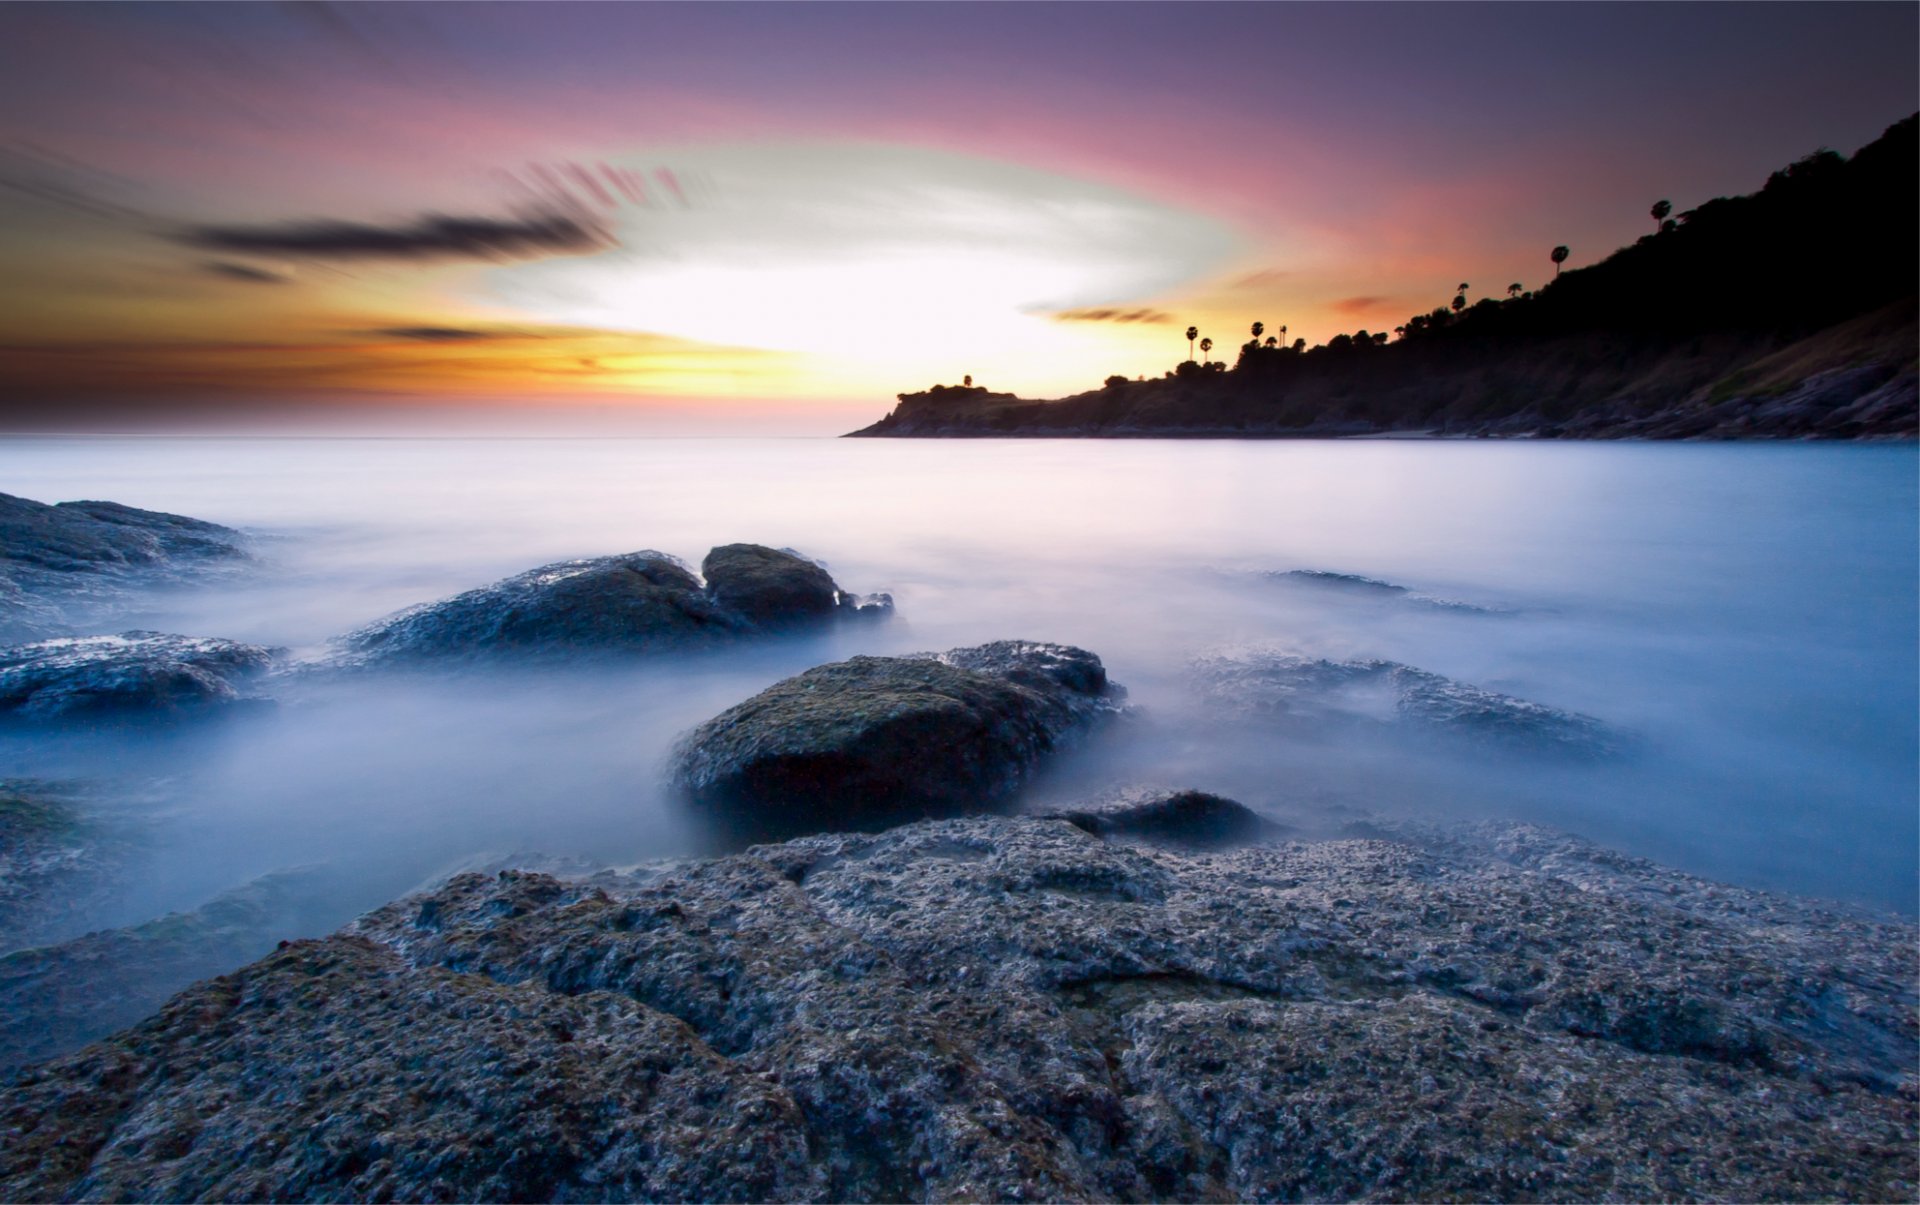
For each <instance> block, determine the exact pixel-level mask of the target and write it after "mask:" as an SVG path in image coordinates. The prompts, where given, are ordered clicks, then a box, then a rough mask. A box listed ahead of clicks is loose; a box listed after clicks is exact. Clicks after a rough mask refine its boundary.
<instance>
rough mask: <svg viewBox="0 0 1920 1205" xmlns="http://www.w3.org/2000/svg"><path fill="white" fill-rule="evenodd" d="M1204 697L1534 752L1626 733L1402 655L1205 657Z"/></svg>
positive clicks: (1564, 752)
mask: <svg viewBox="0 0 1920 1205" xmlns="http://www.w3.org/2000/svg"><path fill="white" fill-rule="evenodd" d="M1193 671H1194V678H1195V682H1196V684H1197V686H1198V689H1199V691H1200V693H1201V696H1202V697H1203V698H1204V699H1205V700H1206V701H1207V702H1208V703H1210V704H1212V705H1213V706H1215V707H1219V708H1223V709H1225V710H1228V711H1230V712H1235V713H1239V714H1241V715H1243V716H1248V717H1253V718H1256V719H1258V720H1261V721H1263V722H1265V721H1279V722H1284V723H1291V724H1296V725H1304V726H1320V727H1326V726H1331V725H1353V724H1364V725H1387V726H1391V727H1394V728H1399V729H1404V730H1407V731H1410V732H1412V733H1418V734H1422V735H1425V736H1429V737H1443V738H1446V739H1449V740H1456V741H1467V742H1477V743H1486V744H1493V745H1499V746H1501V747H1503V748H1507V749H1513V750H1520V751H1528V752H1533V753H1542V754H1554V755H1559V756H1571V757H1603V756H1607V755H1609V754H1612V753H1615V752H1618V751H1619V750H1620V748H1621V747H1622V745H1623V744H1624V741H1623V738H1622V737H1621V736H1620V735H1619V734H1617V733H1615V732H1613V731H1611V730H1610V729H1609V728H1608V727H1607V726H1606V725H1605V724H1603V723H1601V722H1600V721H1599V720H1596V719H1594V718H1593V717H1591V716H1585V715H1581V714H1579V713H1577V712H1571V711H1562V710H1560V709H1559V708H1556V707H1548V706H1546V705H1545V704H1542V703H1534V702H1530V701H1528V700H1526V699H1519V698H1515V697H1514V696H1512V695H1503V694H1499V693H1497V692H1494V691H1490V690H1483V689H1481V688H1480V687H1477V686H1469V685H1467V684H1466V683H1464V682H1456V681H1454V680H1453V679H1451V678H1447V677H1443V676H1442V675H1440V674H1436V673H1431V672H1429V671H1427V670H1422V669H1415V668H1414V667H1413V666H1410V665H1402V664H1400V663H1399V662H1397V661H1380V660H1363V661H1329V660H1325V659H1322V658H1316V657H1302V656H1298V655H1295V654H1292V653H1283V652H1278V651H1274V650H1270V649H1257V648H1256V649H1249V650H1243V651H1239V652H1233V653H1222V654H1215V655H1211V656H1206V657H1202V658H1199V659H1198V660H1196V661H1195V662H1194V664H1193Z"/></svg>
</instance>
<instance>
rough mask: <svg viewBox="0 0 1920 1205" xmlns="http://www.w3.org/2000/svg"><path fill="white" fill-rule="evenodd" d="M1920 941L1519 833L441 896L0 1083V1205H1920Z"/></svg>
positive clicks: (489, 889)
mask: <svg viewBox="0 0 1920 1205" xmlns="http://www.w3.org/2000/svg"><path fill="white" fill-rule="evenodd" d="M1915 937H1916V934H1915V930H1914V927H1913V926H1912V925H1911V924H1910V923H1904V922H1901V923H1894V922H1891V921H1885V920H1876V919H1872V918H1868V917H1861V916H1854V915H1850V914H1846V913H1840V912H1833V911H1828V910H1823V909H1821V908H1819V907H1815V906H1812V905H1809V904H1806V903H1804V902H1800V901H1793V900H1787V899H1782V898H1780V897H1773V896H1767V895H1764V894H1762V893H1758V892H1750V891H1742V890H1739V889H1735V888H1729V887H1723V886H1720V885H1716V884H1711V883H1707V882H1704V881H1702V880H1699V879H1694V878H1691V877H1690V876H1686V875H1682V874H1677V873H1675V872H1672V871H1667V870H1662V869H1660V868H1658V867H1654V866H1652V865H1650V864H1647V863H1644V862H1639V861H1637V860H1634V859H1625V858H1620V857H1618V856H1617V855H1609V854H1608V853H1607V851H1603V850H1599V849H1597V848H1596V847H1593V846H1589V845H1587V844H1586V843H1585V842H1581V841H1579V840H1577V839H1574V838H1568V837H1565V836H1562V835H1559V834H1553V833H1548V832H1546V831H1544V830H1539V829H1532V828H1528V827H1526V826H1518V825H1488V826H1482V827H1479V828H1476V829H1470V830H1465V831H1461V832H1457V833H1450V834H1447V835H1444V836H1440V835H1435V836H1433V837H1432V839H1431V840H1429V839H1428V837H1427V836H1426V835H1425V834H1423V833H1421V832H1408V833H1405V834H1402V838H1401V839H1400V840H1382V839H1372V840H1360V841H1331V842H1319V843H1310V844H1309V843H1286V844H1279V845H1265V846H1258V847H1251V848H1245V849H1240V850H1236V851H1233V852H1229V853H1216V854H1208V855H1189V854H1179V853H1173V852H1170V851H1166V850H1157V849H1149V848H1142V847H1133V846H1126V845H1121V844H1115V843H1110V842H1105V841H1101V840H1097V839H1095V838H1092V837H1090V836H1089V835H1087V834H1085V833H1083V832H1081V831H1079V830H1078V829H1076V828H1074V827H1072V826H1070V825H1068V824H1064V823H1061V822H1058V821H1049V820H1040V819H1030V818H1020V819H1007V818H992V817H974V818H969V819H964V820H950V821H943V822H938V823H931V824H918V825H910V826H906V827H902V828H896V829H893V830H891V831H889V832H886V833H883V834H879V835H874V836H863V835H848V834H841V835H833V836H818V837H812V838H808V839H805V840H801V841H795V842H791V843H788V844H785V845H778V846H764V847H760V848H757V849H754V850H750V851H748V852H747V853H746V854H743V855H738V856H735V857H730V858H725V859H720V860H716V861H711V862H704V863H696V864H693V865H690V866H686V867H684V868H682V869H681V870H679V871H677V872H675V873H672V874H670V875H669V876H668V877H666V878H664V879H661V880H659V881H657V882H653V883H650V884H646V885H640V886H633V887H623V886H619V885H617V884H615V883H612V882H610V881H607V880H604V879H603V880H600V881H597V882H591V883H590V882H566V881H562V880H559V879H554V878H550V877H547V876H544V875H532V874H520V873H512V872H508V873H502V874H499V875H485V876H483V875H476V874H467V875H461V876H459V877H457V878H455V879H453V880H451V881H449V882H448V883H446V884H445V885H444V886H443V887H441V888H439V889H437V890H435V891H433V892H431V893H430V894H427V895H424V896H419V897H414V898H410V899H404V900H400V901H397V902H396V903H394V904H392V905H389V906H388V907H386V908H383V909H381V910H379V911H377V912H374V913H372V914H370V915H368V916H367V917H365V918H363V919H362V920H361V921H359V922H357V923H356V924H355V925H354V926H352V927H351V929H349V930H348V931H347V932H345V933H342V934H340V935H337V936H334V937H331V938H328V939H326V940H324V941H318V942H300V943H296V944H293V945H290V946H288V947H286V948H285V949H282V950H280V951H278V952H276V953H273V954H270V955H269V956H268V957H266V958H265V959H263V960H262V961H261V962H259V963H256V964H255V965H253V966H251V967H248V968H246V969H245V970H243V971H240V972H238V973H236V974H232V975H229V976H226V977H224V978H221V979H217V980H213V981H211V982H208V983H203V984H200V985H198V986H196V987H194V988H192V989H190V990H188V991H187V992H185V993H183V994H182V995H180V996H179V997H177V998H176V999H175V1000H174V1001H173V1002H172V1003H171V1004H169V1005H168V1006H167V1007H166V1009H165V1010H164V1011H162V1012H161V1013H159V1014H158V1015H157V1016H155V1017H153V1018H152V1019H151V1020H148V1021H146V1022H145V1023H143V1024H141V1025H139V1026H138V1027H136V1028H134V1029H131V1030H128V1031H126V1032H124V1033H121V1034H119V1035H117V1036H115V1037H112V1038H110V1039H108V1040H106V1041H103V1042H100V1043H98V1044H96V1045H94V1046H92V1047H90V1048H88V1049H86V1050H82V1051H79V1052H77V1053H75V1054H72V1055H69V1056H67V1057H65V1058H62V1059H60V1060H59V1061H57V1062H53V1063H49V1064H47V1065H44V1066H41V1067H38V1068H34V1069H31V1070H28V1071H25V1072H22V1073H20V1074H19V1075H18V1076H17V1077H16V1078H15V1079H14V1080H13V1081H12V1082H11V1083H10V1084H9V1085H7V1086H6V1088H5V1089H4V1090H0V1133H5V1134H7V1135H8V1140H7V1141H6V1142H5V1143H4V1144H0V1195H3V1196H5V1197H7V1198H11V1199H29V1200H49V1199H95V1198H113V1199H233V1198H246V1199H301V1200H322V1199H327V1200H331V1199H353V1200H363V1199H462V1200H467V1199H474V1200H491V1199H501V1200H504V1199H514V1200H521V1199H539V1200H548V1199H561V1200H592V1199H634V1198H641V1197H644V1198H649V1199H669V1200H736V1199H753V1200H833V1201H871V1200H889V1201H934V1200H956V1199H967V1200H1034V1199H1045V1200H1121V1201H1127V1200H1178V1201H1209V1200H1212V1201H1217V1200H1302V1199H1305V1200H1344V1199H1358V1198H1366V1199H1381V1198H1385V1199H1395V1200H1433V1199H1474V1200H1512V1199H1527V1200H1619V1199H1631V1200H1646V1199H1662V1200H1668V1199H1733V1200H1774V1199H1795V1200H1798V1199H1870V1200H1911V1199H1913V1198H1914V1196H1915V1191H1916V1188H1920V1153H1917V1150H1920V1148H1917V1145H1916V1142H1915V1138H1916V1133H1917V1126H1920V1120H1917V1118H1920V1114H1917V1113H1916V1076H1915V1072H1914V1068H1915V1066H1916V1065H1920V1043H1917V1041H1916V1034H1917V1033H1920V1017H1917V1015H1916V1001H1915V986H1914V985H1915V983H1916V981H1920V964H1917V961H1916V944H1917V943H1916V940H1915ZM1609 1016H1618V1017H1622V1018H1624V1017H1628V1016H1631V1017H1633V1018H1636V1020H1635V1021H1634V1022H1633V1023H1632V1024H1630V1025H1628V1024H1614V1023H1608V1022H1606V1021H1605V1018H1606V1017H1609ZM1596 1019H1598V1020H1599V1021H1600V1023H1598V1024H1596V1023H1595V1022H1596ZM1703 1019H1705V1020H1703Z"/></svg>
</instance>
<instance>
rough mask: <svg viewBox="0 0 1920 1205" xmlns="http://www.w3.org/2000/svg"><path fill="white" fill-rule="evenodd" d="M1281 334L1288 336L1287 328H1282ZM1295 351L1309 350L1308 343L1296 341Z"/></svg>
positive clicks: (1300, 340)
mask: <svg viewBox="0 0 1920 1205" xmlns="http://www.w3.org/2000/svg"><path fill="white" fill-rule="evenodd" d="M1280 333H1281V334H1283V335H1284V334H1286V333H1287V328H1286V327H1284V326H1283V327H1281V328H1280ZM1293 350H1295V351H1305V350H1307V341H1306V340H1305V339H1295V340H1294V341H1293Z"/></svg>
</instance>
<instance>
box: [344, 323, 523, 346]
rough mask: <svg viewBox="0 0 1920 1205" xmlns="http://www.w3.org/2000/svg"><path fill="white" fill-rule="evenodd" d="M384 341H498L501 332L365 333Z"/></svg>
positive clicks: (395, 329) (424, 329) (428, 329)
mask: <svg viewBox="0 0 1920 1205" xmlns="http://www.w3.org/2000/svg"><path fill="white" fill-rule="evenodd" d="M365 333H366V334H369V335H375V336H378V337H380V338H384V339H417V340H419V341H420V342H422V343H464V342H467V341H468V340H472V339H498V338H501V337H502V336H501V333H500V332H499V331H480V330H474V329H472V328H470V327H462V326H389V327H385V328H382V329H380V330H372V331H367V332H365Z"/></svg>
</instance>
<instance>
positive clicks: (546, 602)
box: [338, 544, 892, 664]
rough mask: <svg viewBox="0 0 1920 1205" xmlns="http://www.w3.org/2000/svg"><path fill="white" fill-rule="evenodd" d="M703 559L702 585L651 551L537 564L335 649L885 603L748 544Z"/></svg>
mask: <svg viewBox="0 0 1920 1205" xmlns="http://www.w3.org/2000/svg"><path fill="white" fill-rule="evenodd" d="M707 566H708V570H709V574H710V577H709V580H708V582H707V584H706V585H705V586H703V585H702V584H701V582H700V579H698V578H696V577H695V576H694V575H693V574H692V573H691V572H690V571H689V570H688V569H687V568H686V566H685V565H683V564H681V563H680V562H679V561H678V560H676V559H675V558H673V557H670V556H668V555H667V554H665V553H662V552H630V553H626V554H624V555H620V556H605V557H594V558H591V559H587V560H578V561H561V562H558V563H555V564H552V565H543V566H541V567H540V568H538V569H533V570H529V571H528V572H526V573H522V574H518V575H516V576H514V577H510V578H507V579H505V580H504V581H498V582H495V583H493V584H492V585H490V586H483V587H481V588H480V589H477V590H469V591H467V592H466V593H464V594H458V595H455V596H454V597H452V598H448V599H442V600H441V601H439V602H433V603H424V604H422V605H420V606H417V607H412V608H409V609H407V610H405V611H401V612H400V613H398V614H396V615H392V616H389V617H387V618H386V619H382V620H380V621H378V622H377V623H373V624H370V625H368V626H367V627H364V628H361V629H360V630H359V631H356V632H352V633H350V634H348V635H347V636H344V637H342V638H341V639H340V641H339V642H338V643H339V645H340V646H341V648H342V650H343V654H344V655H343V657H342V658H341V660H342V661H344V662H346V663H348V664H373V663H380V662H388V661H405V660H422V661H424V660H461V659H472V658H482V657H493V656H501V655H523V656H524V655H530V654H567V653H581V652H604V651H608V650H626V651H630V652H668V651H682V650H693V649H705V648H712V647H716V646H719V645H723V644H727V643H731V642H733V641H736V640H740V639H743V638H746V637H750V636H754V635H758V634H761V633H764V632H768V631H774V630H786V629H793V628H801V627H806V626H808V625H810V624H818V623H821V622H823V621H825V620H827V619H830V618H832V617H833V616H835V615H847V614H863V615H871V614H878V613H882V612H884V611H886V610H889V609H890V608H891V606H892V601H891V600H890V599H886V597H885V596H884V595H882V596H880V600H881V601H876V602H870V603H866V604H864V605H863V603H862V601H861V600H858V599H856V598H855V597H854V596H852V595H847V594H844V593H842V592H841V590H840V588H839V587H838V586H836V585H835V584H834V581H833V579H832V578H831V577H829V576H828V575H827V572H826V571H825V570H824V569H822V568H820V567H819V566H818V565H816V564H814V563H813V562H811V561H808V560H805V559H803V558H801V557H799V556H797V555H795V554H793V553H789V552H781V551H777V550H775V549H771V548H762V547H760V546H759V545H755V544H729V545H726V546H725V547H722V548H716V549H714V550H713V551H712V552H711V553H709V554H708V556H707Z"/></svg>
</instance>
